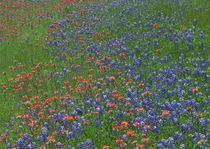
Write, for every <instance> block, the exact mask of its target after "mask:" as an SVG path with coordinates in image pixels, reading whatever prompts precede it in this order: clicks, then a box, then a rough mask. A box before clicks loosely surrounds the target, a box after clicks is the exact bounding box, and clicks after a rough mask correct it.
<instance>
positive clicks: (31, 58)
mask: <svg viewBox="0 0 210 149" xmlns="http://www.w3.org/2000/svg"><path fill="white" fill-rule="evenodd" d="M209 6H210V2H208V1H207V0H193V7H194V8H195V10H192V11H190V12H186V20H187V22H190V24H191V22H192V21H193V19H194V18H195V19H197V20H198V26H199V28H200V29H201V30H203V31H204V33H205V38H206V40H205V42H206V43H205V44H207V45H208V43H210V42H209V35H210V24H209V23H208V22H209V20H208V18H209V17H208V15H209V14H210V10H209ZM161 7H163V6H160V9H161ZM166 7H169V6H166ZM169 10H170V9H169ZM167 13H168V14H170V13H171V12H167ZM62 15H63V14H59V15H55V19H58V18H60V17H61V16H62ZM47 28H48V25H47V24H45V25H37V26H35V27H34V28H33V29H31V28H29V27H26V28H24V29H23V30H22V35H21V36H20V37H18V38H13V39H10V40H9V44H8V42H2V43H0V72H2V71H4V70H8V67H9V66H10V65H12V64H13V60H14V59H16V60H17V61H20V62H23V63H29V65H27V66H26V69H29V68H30V67H31V64H32V62H35V63H36V62H40V61H43V62H48V61H49V59H50V58H49V56H48V53H47V52H45V51H43V49H42V48H41V47H40V44H42V43H43V42H44V40H45V38H44V36H42V35H43V34H45V32H46V31H47ZM35 33H37V35H35ZM28 36H29V37H30V38H31V39H30V40H31V41H32V42H34V44H33V45H35V43H38V45H39V46H38V47H36V46H30V45H29V43H26V42H25V40H26V39H27V38H28ZM36 39H37V41H36ZM0 75H1V77H0V81H1V82H4V79H5V78H4V77H3V76H2V74H0ZM0 96H1V97H0V103H1V108H0V124H1V125H0V128H2V127H3V125H4V123H5V122H7V121H8V120H9V116H10V115H11V113H10V112H8V111H9V110H8V107H12V106H14V107H15V106H16V103H15V102H14V103H11V101H5V100H4V96H3V95H0ZM15 112H17V111H15ZM12 113H13V112H12ZM2 131H3V130H1V129H0V132H2Z"/></svg>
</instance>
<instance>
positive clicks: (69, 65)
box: [1, 0, 210, 149]
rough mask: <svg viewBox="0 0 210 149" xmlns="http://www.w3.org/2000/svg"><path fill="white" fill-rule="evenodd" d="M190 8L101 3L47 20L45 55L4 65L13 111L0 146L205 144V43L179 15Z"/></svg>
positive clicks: (136, 1) (140, 148)
mask: <svg viewBox="0 0 210 149" xmlns="http://www.w3.org/2000/svg"><path fill="white" fill-rule="evenodd" d="M161 4H164V5H170V6H171V7H170V14H167V10H168V9H167V8H164V7H162V9H163V10H162V9H160V8H161V7H160V5H161ZM191 9H192V3H191V1H186V2H185V1H179V0H178V1H172V0H167V1H166V0H161V2H160V1H147V0H119V1H109V0H107V1H103V2H100V3H92V4H91V5H89V6H83V7H79V6H78V7H77V9H76V10H75V11H70V12H68V13H67V14H65V17H63V18H61V19H60V20H57V21H54V22H52V24H51V25H49V28H48V31H47V32H48V36H47V37H46V41H45V44H44V45H43V46H42V47H43V49H44V50H45V52H47V53H48V55H49V59H47V60H46V59H45V60H43V61H41V62H39V63H33V65H30V64H23V63H21V62H18V61H14V64H13V65H12V66H10V67H9V70H6V71H4V72H2V77H3V79H4V81H3V82H2V83H1V88H2V97H3V98H4V100H9V101H11V102H13V101H16V102H18V103H17V106H16V107H12V109H11V111H13V110H14V108H15V109H17V111H18V112H16V113H12V117H11V119H10V121H8V122H7V123H6V124H5V129H6V131H5V132H4V133H2V135H1V143H2V144H5V146H6V147H7V148H8V149H10V148H21V149H25V148H31V149H33V148H40V149H45V148H48V149H54V148H56V149H57V148H58V149H60V148H67V149H71V148H77V149H83V148H84V149H91V148H102V149H109V148H110V149H111V148H134V149H153V148H158V149H161V148H172V149H176V148H181V149H185V148H186V149H190V148H199V149H207V148H208V146H209V137H210V134H209V128H210V127H209V126H210V125H209V122H210V120H209V106H210V98H209V97H208V93H209V89H208V87H209V85H208V82H209V80H210V76H209V66H208V64H209V60H208V56H207V55H208V49H207V47H206V46H207V45H205V42H206V39H205V34H204V32H203V31H201V30H200V29H199V27H198V25H197V21H198V20H195V19H194V20H193V21H192V22H188V23H187V22H186V19H185V18H186V17H187V16H186V14H185V13H186V12H187V11H190V10H191ZM26 67H27V68H28V69H26Z"/></svg>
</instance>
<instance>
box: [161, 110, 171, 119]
mask: <svg viewBox="0 0 210 149" xmlns="http://www.w3.org/2000/svg"><path fill="white" fill-rule="evenodd" d="M170 115H171V114H170V113H169V111H168V110H164V111H163V113H162V117H163V118H165V117H168V116H170Z"/></svg>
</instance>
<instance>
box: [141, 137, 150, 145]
mask: <svg viewBox="0 0 210 149" xmlns="http://www.w3.org/2000/svg"><path fill="white" fill-rule="evenodd" d="M141 143H144V144H147V143H149V139H147V138H142V139H141Z"/></svg>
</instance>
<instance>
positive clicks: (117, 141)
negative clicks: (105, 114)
mask: <svg viewBox="0 0 210 149" xmlns="http://www.w3.org/2000/svg"><path fill="white" fill-rule="evenodd" d="M122 142H123V139H121V138H118V139H117V140H116V141H115V143H116V144H120V143H122Z"/></svg>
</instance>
